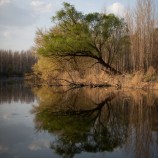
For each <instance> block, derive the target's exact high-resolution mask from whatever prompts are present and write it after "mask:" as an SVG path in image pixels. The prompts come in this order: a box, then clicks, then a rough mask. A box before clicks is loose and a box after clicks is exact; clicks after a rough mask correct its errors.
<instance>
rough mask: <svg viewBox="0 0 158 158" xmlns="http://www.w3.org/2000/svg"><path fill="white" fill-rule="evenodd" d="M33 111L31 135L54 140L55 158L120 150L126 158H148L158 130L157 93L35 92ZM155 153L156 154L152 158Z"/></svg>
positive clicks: (93, 90)
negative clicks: (36, 100)
mask: <svg viewBox="0 0 158 158" xmlns="http://www.w3.org/2000/svg"><path fill="white" fill-rule="evenodd" d="M35 93H36V94H37V95H38V97H39V98H40V102H39V105H38V106H35V107H34V108H33V112H34V113H35V116H36V117H35V125H36V129H37V131H40V130H46V131H48V132H49V133H53V134H54V135H56V140H55V141H52V142H51V144H50V147H51V149H53V150H54V151H55V152H56V153H57V154H59V155H62V156H63V157H70V158H71V157H74V155H75V154H79V153H81V152H103V151H113V150H114V149H115V148H120V149H121V148H122V150H123V151H124V152H125V153H126V156H127V157H135V158H138V157H139V158H144V157H148V158H150V157H152V154H153V152H155V151H154V150H153V149H152V148H156V147H157V146H156V147H154V144H156V140H154V139H156V137H154V136H153V131H155V132H156V133H157V131H158V117H157V116H158V106H157V105H158V99H157V98H158V97H157V96H158V95H157V92H150V93H149V92H146V91H141V90H140V91H128V90H126V91H115V90H111V89H109V90H106V89H99V88H98V89H84V88H83V89H77V90H70V91H69V90H68V91H66V92H65V93H64V92H61V90H60V89H58V90H57V89H50V88H46V87H43V88H41V89H36V90H35ZM157 154H158V153H157Z"/></svg>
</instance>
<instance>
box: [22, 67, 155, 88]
mask: <svg viewBox="0 0 158 158" xmlns="http://www.w3.org/2000/svg"><path fill="white" fill-rule="evenodd" d="M25 80H26V82H28V83H29V84H31V85H32V86H42V85H48V86H50V87H52V86H68V87H71V88H80V87H90V88H96V87H100V88H102V87H116V88H118V89H120V88H131V89H144V90H148V89H158V75H157V73H156V70H155V69H154V68H150V69H149V70H148V71H147V72H144V71H137V72H134V73H131V74H129V73H127V74H125V73H124V74H121V75H112V74H108V73H106V72H104V71H102V72H100V73H96V72H95V73H94V72H92V73H89V74H87V75H85V76H82V77H81V76H80V74H79V73H77V72H72V73H70V74H65V73H63V74H62V75H60V76H59V77H58V78H51V77H50V78H47V79H46V80H44V79H42V78H41V77H40V76H35V75H27V76H25Z"/></svg>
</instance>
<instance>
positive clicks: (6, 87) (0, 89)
mask: <svg viewBox="0 0 158 158" xmlns="http://www.w3.org/2000/svg"><path fill="white" fill-rule="evenodd" d="M12 101H15V102H18V101H20V102H25V103H31V102H34V101H35V95H34V93H33V92H32V91H31V88H30V87H28V86H25V84H24V81H23V80H21V79H17V80H15V81H13V80H8V81H7V80H6V81H3V80H2V81H0V104H2V103H11V102H12Z"/></svg>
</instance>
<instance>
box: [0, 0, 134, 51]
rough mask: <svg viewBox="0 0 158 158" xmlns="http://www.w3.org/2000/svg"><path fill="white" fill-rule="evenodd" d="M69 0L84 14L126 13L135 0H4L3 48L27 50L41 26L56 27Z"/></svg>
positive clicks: (0, 0) (0, 9) (0, 10)
mask: <svg viewBox="0 0 158 158" xmlns="http://www.w3.org/2000/svg"><path fill="white" fill-rule="evenodd" d="M63 2H68V3H70V4H72V5H74V6H75V8H76V9H77V10H78V11H82V12H83V13H89V12H103V11H105V10H106V12H107V13H114V14H116V15H119V16H123V14H124V12H125V8H127V7H129V6H133V5H134V3H135V0H85V1H83V0H0V49H5V50H9V49H11V50H18V51H20V50H27V49H30V48H31V47H32V46H34V45H35V44H34V38H35V32H36V30H37V29H38V28H44V29H48V28H50V27H51V26H53V23H52V22H51V17H52V16H53V15H55V13H56V12H57V11H58V10H60V9H61V8H62V3H63Z"/></svg>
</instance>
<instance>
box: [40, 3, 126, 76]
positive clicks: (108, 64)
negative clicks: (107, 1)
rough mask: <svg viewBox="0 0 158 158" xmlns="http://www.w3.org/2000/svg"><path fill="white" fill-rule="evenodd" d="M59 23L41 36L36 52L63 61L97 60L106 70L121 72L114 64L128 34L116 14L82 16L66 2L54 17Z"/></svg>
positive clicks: (56, 22) (121, 20)
mask: <svg viewBox="0 0 158 158" xmlns="http://www.w3.org/2000/svg"><path fill="white" fill-rule="evenodd" d="M52 20H53V22H54V23H55V24H56V26H54V27H53V28H51V29H50V30H49V31H47V32H46V33H44V34H42V41H43V42H42V43H40V46H37V52H38V53H39V54H41V55H43V56H48V57H53V58H60V59H65V58H66V59H69V60H71V59H74V58H75V59H77V58H78V57H84V58H91V59H94V60H95V61H96V62H95V63H98V64H101V65H102V66H103V67H104V68H105V69H106V70H108V71H111V72H113V73H115V74H116V73H120V72H118V71H117V70H116V69H115V68H114V67H113V65H112V64H113V61H114V60H115V58H116V56H117V55H118V53H119V51H120V43H121V39H122V37H123V36H124V35H125V34H126V26H125V23H124V21H123V19H120V18H118V17H116V16H115V15H113V14H109V15H105V14H102V13H90V14H86V15H84V14H82V13H81V12H78V11H77V10H76V9H75V7H74V6H73V5H70V4H68V3H64V7H63V9H61V10H59V11H58V12H57V13H56V15H55V16H54V17H52Z"/></svg>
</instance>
